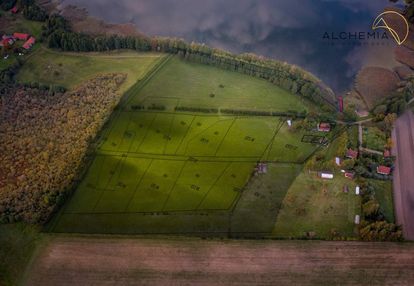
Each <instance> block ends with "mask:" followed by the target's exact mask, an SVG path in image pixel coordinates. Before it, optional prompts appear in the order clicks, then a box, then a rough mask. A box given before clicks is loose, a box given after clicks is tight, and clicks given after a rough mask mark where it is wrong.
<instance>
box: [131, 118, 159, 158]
mask: <svg viewBox="0 0 414 286" xmlns="http://www.w3.org/2000/svg"><path fill="white" fill-rule="evenodd" d="M157 116H158V114H155V116H154V117H153V118H152V120H151V123H150V124H149V125H148V128H147V130H145V135H144V137H142V140H141V142H140V143H139V145H138V147H137V148H136V149H135V150H139V149H140V148H141V145H142V144H143V143H144V142H145V139H146V138H147V135H148V132H150V129H151V127H152V124H154V121H155V119H156V118H157ZM130 153H132V152H130Z"/></svg>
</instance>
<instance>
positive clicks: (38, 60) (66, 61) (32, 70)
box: [17, 48, 164, 91]
mask: <svg viewBox="0 0 414 286" xmlns="http://www.w3.org/2000/svg"><path fill="white" fill-rule="evenodd" d="M163 57H164V55H162V54H155V53H132V52H128V51H125V52H124V51H122V52H111V53H100V54H97V53H90V54H89V53H82V54H72V53H61V52H55V51H52V50H48V49H45V48H42V49H40V50H38V51H36V52H35V53H34V54H32V55H31V56H30V58H29V59H28V60H27V61H26V62H25V64H24V65H23V67H22V68H21V70H20V72H19V73H18V75H17V80H18V81H20V82H23V83H31V82H38V83H40V84H47V85H60V86H64V87H65V88H68V89H70V88H73V87H75V86H76V85H78V84H80V83H81V82H83V81H85V80H88V79H90V78H93V77H94V76H96V75H97V74H102V73H127V74H128V77H127V79H126V82H125V83H124V84H123V86H122V90H121V91H126V90H127V89H128V88H130V87H131V86H132V85H134V84H135V83H136V81H137V80H140V79H141V78H143V76H144V75H145V74H146V73H147V71H148V70H150V69H151V68H152V67H154V66H155V65H156V63H157V62H158V61H159V60H160V59H162V58H163Z"/></svg>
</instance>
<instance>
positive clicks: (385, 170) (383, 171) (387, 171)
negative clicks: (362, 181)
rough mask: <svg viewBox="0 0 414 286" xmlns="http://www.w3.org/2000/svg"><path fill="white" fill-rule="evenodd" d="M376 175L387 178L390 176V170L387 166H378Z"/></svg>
mask: <svg viewBox="0 0 414 286" xmlns="http://www.w3.org/2000/svg"><path fill="white" fill-rule="evenodd" d="M377 173H378V174H381V175H386V176H388V175H389V174H391V168H390V167H387V166H378V167H377Z"/></svg>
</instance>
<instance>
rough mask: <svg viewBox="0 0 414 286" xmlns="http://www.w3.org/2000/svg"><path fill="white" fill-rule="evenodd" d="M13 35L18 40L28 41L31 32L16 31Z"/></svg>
mask: <svg viewBox="0 0 414 286" xmlns="http://www.w3.org/2000/svg"><path fill="white" fill-rule="evenodd" d="M13 37H15V38H16V39H18V40H23V41H26V40H27V39H28V38H29V37H30V35H29V34H23V33H14V34H13Z"/></svg>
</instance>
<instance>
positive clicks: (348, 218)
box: [272, 172, 361, 239]
mask: <svg viewBox="0 0 414 286" xmlns="http://www.w3.org/2000/svg"><path fill="white" fill-rule="evenodd" d="M344 186H347V187H348V189H349V192H348V193H345V192H344V191H343V188H344ZM360 205H361V203H360V197H359V196H356V195H355V183H354V182H353V181H351V180H349V179H347V178H345V177H344V176H343V174H341V173H337V174H335V178H334V179H333V180H322V179H319V178H317V176H316V174H308V173H306V172H303V173H301V174H300V175H299V176H298V177H297V178H296V180H295V181H294V182H293V184H292V185H291V187H290V188H289V191H288V192H287V195H286V196H285V198H284V201H283V204H282V208H281V210H280V213H279V216H278V217H277V221H276V224H275V227H274V230H273V233H272V234H273V235H274V236H277V237H283V238H288V237H293V238H294V237H306V232H314V235H315V237H317V238H324V239H332V236H331V234H332V231H333V230H334V231H336V232H338V233H339V235H340V236H341V237H348V238H349V237H357V232H356V229H355V227H354V218H355V215H356V214H360Z"/></svg>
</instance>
